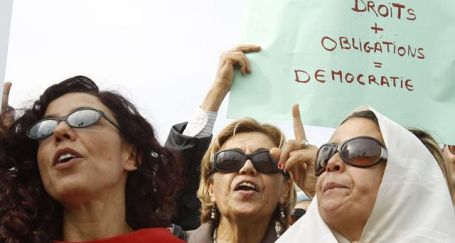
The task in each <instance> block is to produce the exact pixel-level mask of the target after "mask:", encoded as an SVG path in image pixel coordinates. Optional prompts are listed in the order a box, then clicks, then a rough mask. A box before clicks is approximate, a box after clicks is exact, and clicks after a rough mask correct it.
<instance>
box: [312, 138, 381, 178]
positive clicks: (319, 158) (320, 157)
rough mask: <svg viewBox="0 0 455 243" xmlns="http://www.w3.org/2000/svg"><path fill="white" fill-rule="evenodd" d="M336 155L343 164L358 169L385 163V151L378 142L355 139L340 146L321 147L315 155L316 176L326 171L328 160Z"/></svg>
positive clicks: (331, 144) (373, 139) (330, 144)
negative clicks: (337, 154)
mask: <svg viewBox="0 0 455 243" xmlns="http://www.w3.org/2000/svg"><path fill="white" fill-rule="evenodd" d="M336 153H339V155H340V157H341V159H342V160H343V162H344V163H346V164H348V165H351V166H354V167H359V168H368V167H371V166H374V165H376V164H378V163H380V162H382V161H387V149H386V148H385V146H384V144H382V143H381V142H380V141H379V140H377V139H375V138H373V137H368V136H361V137H355V138H351V139H349V140H347V141H345V142H343V143H342V144H333V143H328V144H324V145H322V146H321V147H320V148H319V150H318V153H317V155H316V166H315V173H316V176H319V175H321V174H322V173H323V172H324V171H325V170H326V167H327V164H328V162H329V160H330V158H332V157H333V156H334V155H335V154H336Z"/></svg>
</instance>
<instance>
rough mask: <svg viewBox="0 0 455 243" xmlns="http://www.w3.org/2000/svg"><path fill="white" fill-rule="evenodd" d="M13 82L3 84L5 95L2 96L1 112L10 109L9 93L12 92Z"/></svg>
mask: <svg viewBox="0 0 455 243" xmlns="http://www.w3.org/2000/svg"><path fill="white" fill-rule="evenodd" d="M11 85H12V83H11V82H5V83H4V84H3V94H2V107H1V112H2V113H3V112H6V110H7V109H8V102H9V92H10V90H11Z"/></svg>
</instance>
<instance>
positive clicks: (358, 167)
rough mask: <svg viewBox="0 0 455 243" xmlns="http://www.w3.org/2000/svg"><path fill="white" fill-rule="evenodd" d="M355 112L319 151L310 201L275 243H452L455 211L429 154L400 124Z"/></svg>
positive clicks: (378, 115)
mask: <svg viewBox="0 0 455 243" xmlns="http://www.w3.org/2000/svg"><path fill="white" fill-rule="evenodd" d="M361 110H363V111H362V112H357V113H354V114H353V115H351V116H349V117H348V118H347V119H346V120H345V121H344V122H343V123H342V124H341V125H340V126H339V127H338V128H337V129H336V130H335V132H334V134H333V135H332V138H331V139H330V144H328V145H327V146H326V145H323V146H322V147H321V148H320V149H319V151H318V156H317V157H318V158H317V163H316V171H317V173H318V174H320V175H319V178H318V182H317V186H316V197H315V198H314V199H313V202H312V204H311V205H310V208H309V210H308V211H307V213H306V214H305V216H303V217H302V218H301V219H300V220H298V221H297V222H296V223H295V224H294V225H293V226H292V227H291V228H289V229H288V230H287V231H286V232H285V233H284V235H283V236H282V237H281V238H279V240H278V241H277V242H286V243H288V242H342V243H344V242H355V241H358V242H455V230H454V226H455V215H454V208H453V206H452V203H451V199H450V194H449V191H448V188H447V184H446V182H445V179H444V176H443V175H442V172H441V169H440V168H439V167H438V164H437V162H436V161H435V159H434V157H433V156H432V154H431V153H430V152H429V151H428V150H427V149H426V148H425V146H424V145H423V144H422V143H421V142H420V141H419V139H418V138H417V137H415V136H414V135H413V134H411V133H410V132H409V131H408V130H407V129H405V128H403V127H402V126H400V125H399V124H397V123H395V122H394V121H392V120H390V119H388V118H387V117H385V116H383V115H382V114H380V113H378V112H376V111H375V110H373V109H371V108H369V107H367V108H363V109H361ZM365 110H367V111H365ZM368 110H370V111H371V112H370V113H369V114H370V115H367V116H364V115H365V114H367V113H368ZM359 111H360V110H359ZM359 114H363V115H359ZM375 118H376V121H374V120H375ZM361 140H363V141H361ZM352 141H354V142H352ZM355 141H357V143H356V142H355ZM340 145H341V146H340ZM373 147H377V148H378V149H379V150H380V152H376V151H378V150H371V149H372V148H373ZM368 149H370V150H368ZM362 150H363V152H362ZM356 152H357V153H356Z"/></svg>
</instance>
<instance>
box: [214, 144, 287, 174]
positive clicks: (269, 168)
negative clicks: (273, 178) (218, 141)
mask: <svg viewBox="0 0 455 243" xmlns="http://www.w3.org/2000/svg"><path fill="white" fill-rule="evenodd" d="M247 160H250V161H251V162H252V163H253V166H254V168H255V169H256V170H257V171H258V172H261V173H264V174H274V173H283V172H284V171H283V170H281V169H279V168H278V162H277V161H275V160H274V159H273V158H272V156H271V155H270V152H269V150H268V149H258V150H257V151H256V152H254V153H252V154H245V153H244V152H243V151H241V150H240V149H227V150H222V151H219V152H217V153H216V154H215V156H214V159H213V161H212V168H213V169H212V173H213V172H216V171H217V172H223V173H231V172H237V171H239V170H240V169H241V168H242V167H243V165H244V164H245V162H246V161H247Z"/></svg>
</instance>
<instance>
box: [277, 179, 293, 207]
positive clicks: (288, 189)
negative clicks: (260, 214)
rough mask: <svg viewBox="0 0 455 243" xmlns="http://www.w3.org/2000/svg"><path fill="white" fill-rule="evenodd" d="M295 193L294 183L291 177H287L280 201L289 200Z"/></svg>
mask: <svg viewBox="0 0 455 243" xmlns="http://www.w3.org/2000/svg"><path fill="white" fill-rule="evenodd" d="M293 193H294V183H293V181H292V180H291V179H287V180H285V181H284V183H283V192H282V194H281V197H280V203H282V204H283V203H285V202H289V200H291V198H292V194H293Z"/></svg>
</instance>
